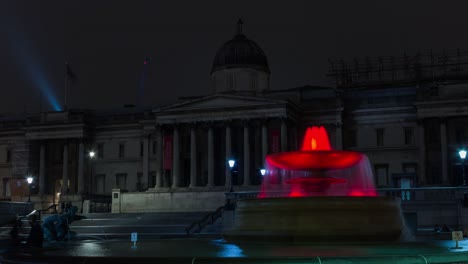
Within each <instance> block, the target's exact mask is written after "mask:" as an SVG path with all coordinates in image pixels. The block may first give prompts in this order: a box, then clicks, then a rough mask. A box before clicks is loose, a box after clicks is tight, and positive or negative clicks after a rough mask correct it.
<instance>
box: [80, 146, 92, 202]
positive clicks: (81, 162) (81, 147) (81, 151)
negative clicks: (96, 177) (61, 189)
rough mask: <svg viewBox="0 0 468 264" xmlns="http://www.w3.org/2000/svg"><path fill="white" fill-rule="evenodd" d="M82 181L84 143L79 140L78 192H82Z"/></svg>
mask: <svg viewBox="0 0 468 264" xmlns="http://www.w3.org/2000/svg"><path fill="white" fill-rule="evenodd" d="M88 180H91V179H88ZM84 183H85V180H84V144H83V142H82V141H80V143H79V144H78V194H83V193H84Z"/></svg>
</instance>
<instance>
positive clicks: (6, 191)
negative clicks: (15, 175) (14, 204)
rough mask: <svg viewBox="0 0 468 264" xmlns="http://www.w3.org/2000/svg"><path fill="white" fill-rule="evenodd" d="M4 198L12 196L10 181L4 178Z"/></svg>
mask: <svg viewBox="0 0 468 264" xmlns="http://www.w3.org/2000/svg"><path fill="white" fill-rule="evenodd" d="M3 196H6V197H9V196H11V191H10V179H6V178H3Z"/></svg>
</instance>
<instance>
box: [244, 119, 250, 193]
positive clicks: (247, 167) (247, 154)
mask: <svg viewBox="0 0 468 264" xmlns="http://www.w3.org/2000/svg"><path fill="white" fill-rule="evenodd" d="M248 185H250V141H249V124H248V123H245V124H244V186H248Z"/></svg>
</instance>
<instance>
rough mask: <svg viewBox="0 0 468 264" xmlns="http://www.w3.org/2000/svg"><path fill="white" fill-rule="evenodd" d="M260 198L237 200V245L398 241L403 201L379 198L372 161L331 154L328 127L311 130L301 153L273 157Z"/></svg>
mask: <svg viewBox="0 0 468 264" xmlns="http://www.w3.org/2000/svg"><path fill="white" fill-rule="evenodd" d="M266 164H267V174H266V175H265V177H264V179H263V182H262V187H261V192H260V194H259V197H258V199H244V200H239V201H238V202H237V208H236V212H235V217H234V224H233V226H232V228H231V229H229V230H228V231H226V232H225V233H224V236H225V237H226V238H227V239H228V240H236V241H252V240H257V241H258V240H264V241H291V242H314V241H316V242H322V241H332V242H342V241H343V242H363V241H396V240H399V239H400V237H401V234H402V231H403V226H404V225H403V220H402V217H401V212H400V206H399V202H398V200H395V199H393V198H390V197H378V196H377V192H376V190H375V186H374V182H373V176H372V170H371V169H370V165H369V161H368V159H367V157H366V156H365V155H364V154H362V153H359V152H354V151H340V150H332V149H331V147H330V143H329V140H328V135H327V133H326V131H325V129H324V128H323V127H311V128H308V129H307V131H306V135H305V137H304V143H303V145H302V148H301V150H300V151H292V152H282V153H275V154H270V155H268V156H267V157H266Z"/></svg>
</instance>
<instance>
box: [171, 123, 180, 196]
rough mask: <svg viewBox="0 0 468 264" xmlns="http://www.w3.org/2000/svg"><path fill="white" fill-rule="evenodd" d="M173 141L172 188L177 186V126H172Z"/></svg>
mask: <svg viewBox="0 0 468 264" xmlns="http://www.w3.org/2000/svg"><path fill="white" fill-rule="evenodd" d="M173 140H174V143H173V146H172V147H173V150H172V152H173V153H172V188H176V187H178V186H179V128H178V127H177V126H175V127H174V139H173Z"/></svg>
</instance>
